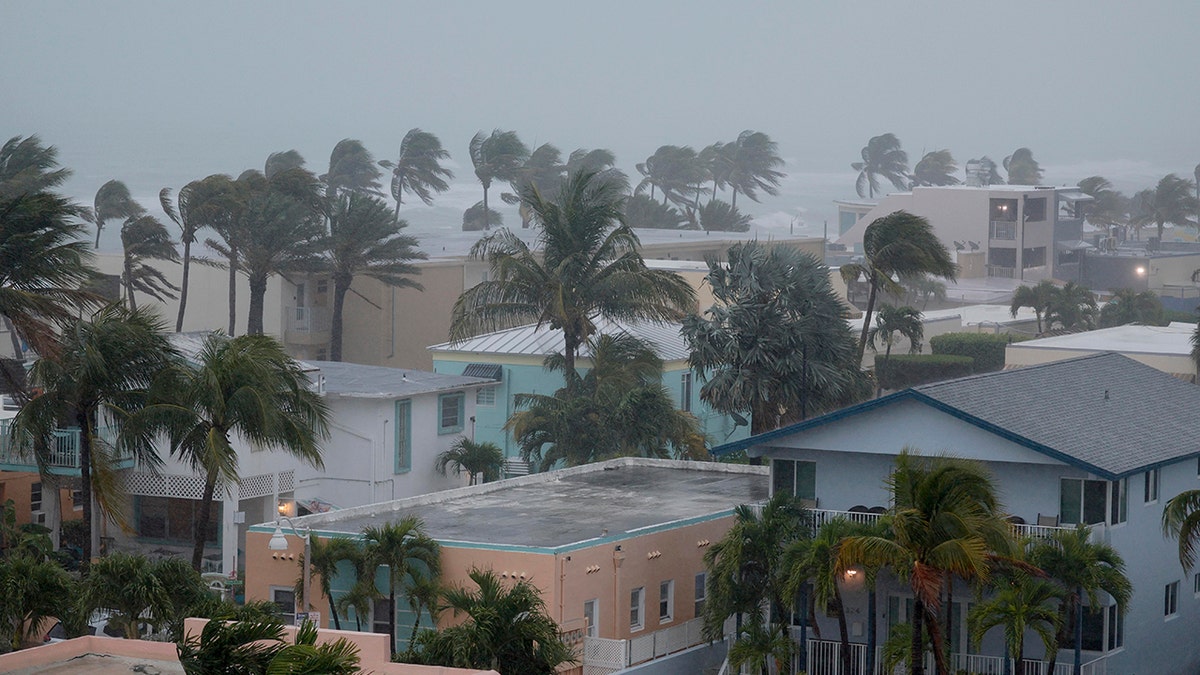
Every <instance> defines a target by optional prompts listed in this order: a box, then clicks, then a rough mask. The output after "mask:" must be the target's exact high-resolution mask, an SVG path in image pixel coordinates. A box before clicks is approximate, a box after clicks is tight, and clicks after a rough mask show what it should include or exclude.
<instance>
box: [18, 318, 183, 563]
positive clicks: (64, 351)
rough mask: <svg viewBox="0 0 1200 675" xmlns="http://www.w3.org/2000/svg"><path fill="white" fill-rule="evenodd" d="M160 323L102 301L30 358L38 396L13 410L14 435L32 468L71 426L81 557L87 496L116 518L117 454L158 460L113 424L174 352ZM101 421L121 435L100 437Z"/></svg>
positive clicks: (149, 445)
mask: <svg viewBox="0 0 1200 675" xmlns="http://www.w3.org/2000/svg"><path fill="white" fill-rule="evenodd" d="M164 328H165V327H164V325H163V323H162V321H161V320H159V319H158V318H157V317H156V316H154V315H152V314H150V313H149V312H146V311H144V310H128V309H125V308H124V307H122V306H120V305H110V306H108V307H106V308H104V309H102V310H100V311H99V312H97V313H96V314H94V315H93V316H92V317H91V318H90V319H86V320H85V319H75V320H71V321H68V322H67V323H66V324H65V326H64V328H63V334H62V335H63V337H62V344H61V346H60V349H59V350H58V353H57V354H55V355H54V356H53V357H50V358H47V357H42V358H40V359H38V360H37V362H35V363H34V365H33V369H32V370H31V371H30V383H31V384H32V385H33V386H34V387H36V388H37V389H39V390H40V393H38V394H37V395H36V396H34V397H33V398H32V399H31V400H30V401H29V402H28V403H26V404H25V406H24V407H22V408H21V411H20V412H19V413H17V416H16V419H15V420H14V425H15V427H16V432H15V433H17V434H18V438H20V439H22V442H27V443H30V444H32V447H33V450H34V451H35V453H37V456H38V462H39V464H38V465H39V467H45V466H46V462H45V453H46V452H48V451H49V449H50V448H52V447H53V443H54V441H53V438H52V435H53V433H54V431H55V429H57V428H58V427H59V425H60V423H61V422H63V421H66V423H67V424H68V425H70V426H73V427H75V428H78V429H79V441H78V443H79V468H80V493H81V501H82V502H83V522H84V523H85V527H86V528H87V531H88V538H87V539H86V540H85V546H84V547H83V548H84V550H83V553H84V556H83V557H84V559H85V560H88V559H90V558H91V557H92V556H93V554H95V553H97V550H96V549H97V547H98V543H99V530H98V529H97V525H98V522H99V518H98V515H99V514H97V513H94V512H93V511H94V510H93V508H92V498H93V495H94V496H95V498H96V501H97V503H98V504H99V506H100V511H101V512H103V513H104V515H106V516H108V517H110V518H116V519H117V520H118V522H123V519H122V518H120V514H119V513H118V512H117V511H116V507H117V500H118V499H119V498H120V494H119V493H120V490H119V488H118V486H117V482H116V474H115V470H114V469H113V463H114V462H115V461H116V458H117V457H118V453H128V454H130V455H132V456H133V457H134V458H136V459H137V460H138V461H139V462H142V463H143V465H145V466H148V467H155V466H157V465H158V464H159V463H160V462H161V460H160V459H159V457H158V455H157V454H155V452H154V447H153V438H152V436H151V435H150V434H142V433H124V430H123V429H121V426H122V424H123V423H124V422H126V421H127V420H128V419H129V416H130V415H133V414H136V413H137V411H138V410H140V409H141V408H142V407H144V406H145V405H146V403H147V398H148V396H147V390H148V389H149V387H150V385H151V383H152V381H153V380H154V378H155V377H156V376H157V375H158V374H159V373H161V372H162V371H164V370H165V369H167V368H168V367H169V366H170V365H171V364H172V363H173V362H174V360H175V359H176V357H177V355H176V353H175V351H174V349H172V348H171V345H170V343H169V342H168V341H167V339H166V336H165V335H164V334H163V331H164ZM101 425H109V426H111V427H116V428H117V429H118V430H120V431H121V433H117V434H115V436H114V435H106V436H104V437H102V436H101V435H100V431H101ZM43 470H44V469H43Z"/></svg>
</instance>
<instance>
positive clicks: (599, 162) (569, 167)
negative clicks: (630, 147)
mask: <svg viewBox="0 0 1200 675" xmlns="http://www.w3.org/2000/svg"><path fill="white" fill-rule="evenodd" d="M581 171H591V172H595V173H596V174H597V179H598V180H603V181H609V182H615V183H617V184H618V185H619V188H620V191H621V192H628V191H629V176H627V175H625V172H624V171H622V170H620V169H618V168H617V156H616V155H615V154H613V151H612V150H608V149H605V148H596V149H593V150H588V149H586V148H576V149H575V150H573V151H571V154H570V155H567V164H566V171H565V175H568V176H569V175H571V174H575V173H579V172H581Z"/></svg>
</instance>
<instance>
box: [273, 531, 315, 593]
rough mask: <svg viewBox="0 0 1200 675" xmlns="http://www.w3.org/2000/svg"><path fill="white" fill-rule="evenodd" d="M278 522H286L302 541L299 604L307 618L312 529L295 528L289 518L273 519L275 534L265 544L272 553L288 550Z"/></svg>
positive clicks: (285, 538)
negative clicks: (301, 588) (300, 596)
mask: <svg viewBox="0 0 1200 675" xmlns="http://www.w3.org/2000/svg"><path fill="white" fill-rule="evenodd" d="M280 521H284V522H286V523H287V526H288V528H290V529H291V531H292V534H294V535H296V536H297V537H300V538H301V539H303V540H304V568H303V571H302V572H301V574H303V575H304V576H303V583H304V595H303V599H302V600H301V602H302V603H303V605H302V607H303V610H304V614H305V616H307V615H308V611H309V607H310V606H311V605H310V604H309V602H308V584H309V580H308V565H309V560H311V559H312V529H310V528H308V527H304V526H300V527H296V525H295V524H294V523H293V522H292V519H291V518H288V517H287V516H279V517H278V518H276V519H275V534H272V535H271V541H270V542H268V543H267V548H269V549H271V550H272V551H286V550H287V548H288V543H287V537H285V536H284V535H283V526H282V524H281V523H280Z"/></svg>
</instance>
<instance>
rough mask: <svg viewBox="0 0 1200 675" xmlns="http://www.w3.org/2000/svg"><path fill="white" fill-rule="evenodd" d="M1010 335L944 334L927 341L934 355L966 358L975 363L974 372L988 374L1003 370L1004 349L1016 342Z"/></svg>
mask: <svg viewBox="0 0 1200 675" xmlns="http://www.w3.org/2000/svg"><path fill="white" fill-rule="evenodd" d="M1016 341H1017V339H1014V337H1013V336H1011V335H995V334H992V333H946V334H944V335H936V336H934V337H932V338H930V339H929V347H930V348H931V349H932V350H933V353H934V354H941V355H943V356H966V357H968V358H970V359H972V360H973V361H974V362H975V372H977V373H990V372H992V371H994V370H1000V369H1002V368H1004V348H1005V347H1007V346H1008V345H1009V343H1011V342H1016Z"/></svg>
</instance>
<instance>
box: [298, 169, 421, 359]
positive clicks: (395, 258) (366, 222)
mask: <svg viewBox="0 0 1200 675" xmlns="http://www.w3.org/2000/svg"><path fill="white" fill-rule="evenodd" d="M329 225H330V230H329V235H328V236H327V237H326V238H325V239H324V240H322V241H321V242H319V243H318V244H317V247H318V248H319V249H322V250H324V251H325V253H326V266H327V268H328V270H329V272H330V276H331V277H332V278H333V317H332V322H331V326H330V339H329V359H330V360H331V361H341V360H342V330H343V316H344V310H345V306H346V294H347V293H349V292H350V289H351V285H352V284H353V282H354V277H355V276H365V277H370V278H372V279H375V280H376V281H379V282H381V283H383V284H386V285H388V286H391V287H392V288H415V289H417V290H424V289H423V288H422V286H421V285H420V284H418V283H417V282H415V281H413V280H412V277H413V276H416V275H418V274H420V273H421V269H420V268H419V267H417V266H416V265H413V264H412V261H414V260H424V259H425V258H427V257H428V256H427V255H425V253H423V252H422V251H419V250H417V248H416V247H417V240H416V238H414V237H411V236H409V235H406V234H402V232H403V231H404V229H405V228H407V227H408V223H406V222H404V221H403V220H396V217H395V215H394V214H393V213H392V210H391V209H389V208H388V207H387V205H386V204H384V202H383V200H382V199H379V198H378V197H374V196H371V195H366V194H361V193H358V192H351V193H349V194H346V195H343V196H342V197H340V198H338V199H337V200H336V202H335V203H334V204H333V210H332V212H331V217H330V220H329Z"/></svg>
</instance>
